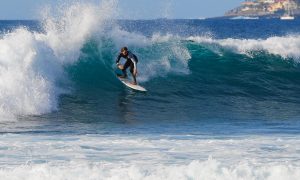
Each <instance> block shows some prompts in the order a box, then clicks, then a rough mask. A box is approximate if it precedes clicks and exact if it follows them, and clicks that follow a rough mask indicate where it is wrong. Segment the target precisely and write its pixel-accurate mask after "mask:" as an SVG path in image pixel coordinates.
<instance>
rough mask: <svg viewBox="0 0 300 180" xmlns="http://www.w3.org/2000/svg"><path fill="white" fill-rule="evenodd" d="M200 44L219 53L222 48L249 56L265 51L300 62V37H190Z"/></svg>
mask: <svg viewBox="0 0 300 180" xmlns="http://www.w3.org/2000/svg"><path fill="white" fill-rule="evenodd" d="M188 40H193V41H195V42H198V43H202V44H204V45H207V46H208V47H209V48H210V49H212V50H214V51H216V52H217V53H219V52H220V51H219V49H220V47H219V48H218V47H216V46H215V45H219V46H221V47H222V48H226V49H230V50H232V51H233V52H235V53H241V54H249V52H252V51H265V52H267V53H269V54H274V55H279V56H282V57H283V58H294V59H295V60H297V61H299V60H300V35H289V36H283V37H269V38H267V39H233V38H228V39H213V38H210V37H200V36H198V37H189V38H188Z"/></svg>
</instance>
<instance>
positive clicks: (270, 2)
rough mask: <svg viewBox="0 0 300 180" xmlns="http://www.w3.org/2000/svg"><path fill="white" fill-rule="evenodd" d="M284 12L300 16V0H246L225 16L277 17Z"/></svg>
mask: <svg viewBox="0 0 300 180" xmlns="http://www.w3.org/2000/svg"><path fill="white" fill-rule="evenodd" d="M284 14H290V15H293V16H299V15H300V0H246V1H245V2H243V3H242V4H241V5H240V6H239V7H237V8H234V9H232V10H230V11H228V12H227V13H226V14H225V16H227V17H235V16H250V17H254V16H255V17H258V16H260V17H263V16H265V17H271V18H277V17H280V16H282V15H284Z"/></svg>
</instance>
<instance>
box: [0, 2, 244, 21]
mask: <svg viewBox="0 0 300 180" xmlns="http://www.w3.org/2000/svg"><path fill="white" fill-rule="evenodd" d="M72 1H73V2H74V1H75V0H1V1H0V19H38V18H39V15H38V14H39V12H40V9H41V7H43V6H45V5H51V6H54V7H55V6H58V5H59V4H61V3H66V2H72ZM76 1H78V0H76ZM79 1H82V2H90V3H95V4H97V3H99V2H100V1H101V0H79ZM242 1H243V0H119V1H118V9H119V11H118V12H119V14H120V18H125V19H153V18H160V17H162V18H164V17H167V18H199V17H215V16H222V15H223V14H224V13H225V12H226V11H227V10H229V9H232V8H234V7H236V6H238V5H239V4H240V3H241V2H242Z"/></svg>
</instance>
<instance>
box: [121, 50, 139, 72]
mask: <svg viewBox="0 0 300 180" xmlns="http://www.w3.org/2000/svg"><path fill="white" fill-rule="evenodd" d="M127 52H128V54H127V56H125V55H123V54H122V53H120V54H119V56H118V58H117V60H116V63H119V61H120V59H121V57H122V58H124V59H126V62H125V64H124V68H123V70H122V72H123V75H124V76H127V73H126V69H127V68H128V67H130V72H131V73H132V74H133V72H134V70H136V69H137V67H136V65H137V63H138V58H137V57H136V55H134V54H133V53H132V52H130V51H127Z"/></svg>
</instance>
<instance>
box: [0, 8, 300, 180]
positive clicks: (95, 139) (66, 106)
mask: <svg viewBox="0 0 300 180" xmlns="http://www.w3.org/2000/svg"><path fill="white" fill-rule="evenodd" d="M108 12H113V11H111V9H110V8H108V7H107V6H101V7H94V6H91V5H86V4H75V5H70V6H68V7H66V8H64V9H63V11H62V12H60V13H58V14H56V15H55V16H51V13H50V15H49V14H46V15H45V16H44V17H41V20H36V21H20V20H15V21H0V179H1V180H17V179H22V180H35V179H37V180H40V179H43V180H47V179H51V180H54V179H55V180H77V179H86V180H97V179H122V180H124V179H130V180H135V179H155V180H157V179H162V180H165V179H170V180H174V179H197V180H223V179H225V180H265V179H267V180H283V179H284V180H299V179H300V94H299V92H300V64H299V62H300V19H296V20H294V21H280V20H278V19H264V20H224V19H207V20H193V19H190V20H168V19H157V20H114V17H113V15H111V14H109V13H108ZM123 46H127V47H128V48H129V49H130V50H131V51H132V52H133V53H134V54H136V55H137V56H138V58H139V63H138V82H139V84H140V85H142V86H144V87H145V88H146V89H147V90H148V92H146V93H141V92H137V91H133V90H131V89H129V88H127V87H125V86H124V85H123V84H122V83H121V82H120V81H119V80H118V79H117V78H116V76H115V69H116V67H115V60H116V57H117V55H118V53H119V51H120V48H121V47H123ZM121 62H122V63H124V60H122V61H121Z"/></svg>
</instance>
